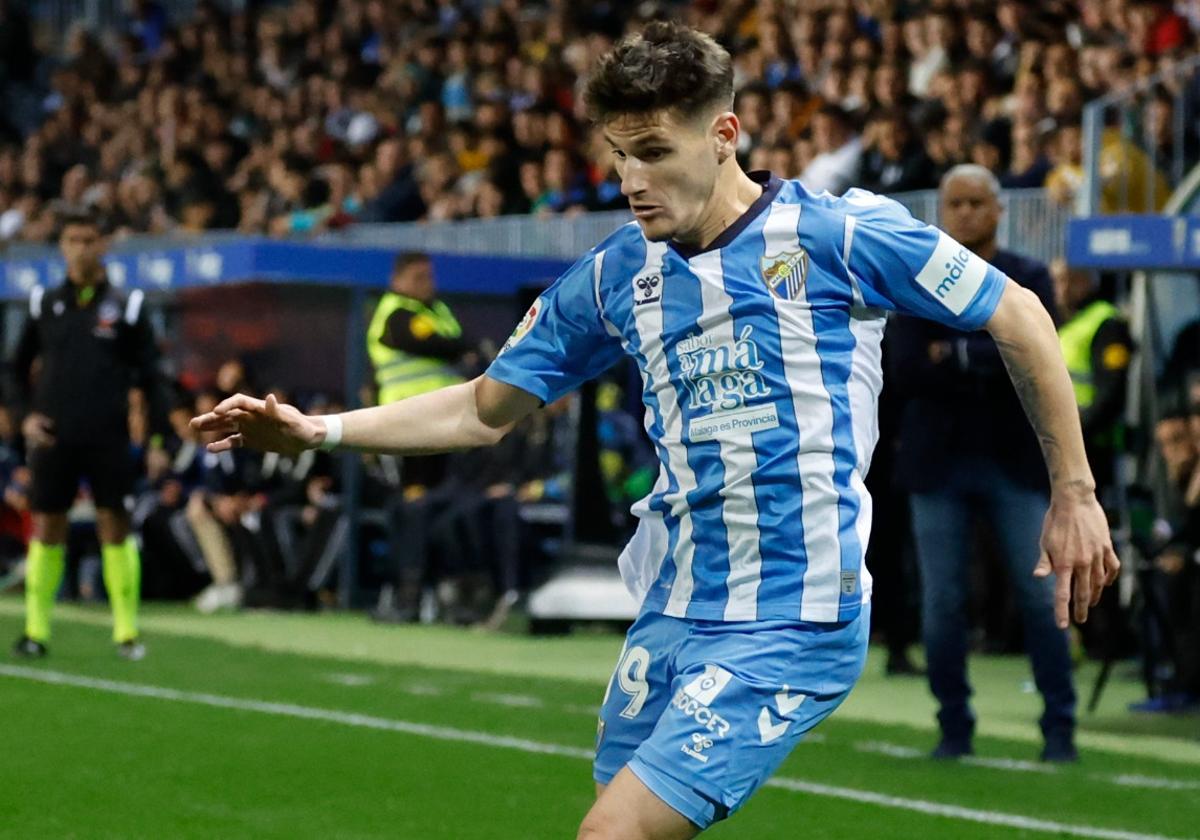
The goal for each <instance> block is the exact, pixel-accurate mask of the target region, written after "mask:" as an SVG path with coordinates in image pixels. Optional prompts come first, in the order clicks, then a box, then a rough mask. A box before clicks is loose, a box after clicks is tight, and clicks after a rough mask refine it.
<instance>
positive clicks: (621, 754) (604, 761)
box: [593, 613, 687, 785]
mask: <svg viewBox="0 0 1200 840" xmlns="http://www.w3.org/2000/svg"><path fill="white" fill-rule="evenodd" d="M686 636H687V624H686V622H683V621H681V620H680V619H677V618H668V617H667V616H663V615H659V614H657V613H645V614H643V615H641V616H639V617H638V619H637V621H635V622H634V623H633V626H632V627H630V628H629V632H628V633H627V634H626V635H625V646H624V647H623V648H622V649H621V656H620V658H619V659H618V661H617V667H616V668H615V669H614V671H613V675H612V677H611V678H610V679H609V682H608V688H607V690H606V691H605V692H604V702H603V703H602V704H601V706H600V721H599V723H598V725H597V729H596V761H595V766H594V769H593V776H594V778H595V780H596V782H597V783H599V784H600V785H606V784H608V783H609V781H611V780H612V778H613V777H614V776H615V775H616V774H617V772H618V771H619V770H620V769H621V768H622V767H624V766H625V764H626V762H628V761H629V759H630V757H631V756H633V754H634V752H635V751H636V750H637V748H638V746H639V745H641V743H642V741H644V740H646V738H647V737H648V736H649V735H650V733H651V732H653V731H654V727H655V725H656V724H657V723H658V719H659V717H660V716H661V715H662V713H663V710H664V709H665V708H666V707H667V703H668V702H669V701H670V699H671V694H670V692H671V680H672V678H673V676H674V675H673V668H674V665H673V660H674V652H675V651H676V650H677V649H678V647H679V645H680V644H681V643H682V642H683V640H684V639H685V638H686Z"/></svg>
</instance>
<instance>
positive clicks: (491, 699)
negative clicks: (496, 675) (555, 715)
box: [471, 691, 546, 709]
mask: <svg viewBox="0 0 1200 840" xmlns="http://www.w3.org/2000/svg"><path fill="white" fill-rule="evenodd" d="M471 699H472V700H474V701H475V702H477V703H491V704H492V705H494V706H509V707H510V708H514V709H540V708H543V707H544V706H545V705H546V703H545V701H543V700H542V698H540V697H531V696H530V695H528V694H492V693H488V692H483V691H480V692H476V693H475V694H472V695H471Z"/></svg>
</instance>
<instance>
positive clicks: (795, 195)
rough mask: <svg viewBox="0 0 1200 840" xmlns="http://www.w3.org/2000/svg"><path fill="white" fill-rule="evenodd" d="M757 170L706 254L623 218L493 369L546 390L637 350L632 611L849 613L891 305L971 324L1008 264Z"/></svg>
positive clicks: (732, 615)
mask: <svg viewBox="0 0 1200 840" xmlns="http://www.w3.org/2000/svg"><path fill="white" fill-rule="evenodd" d="M752 177H755V178H756V180H758V181H760V182H761V183H763V184H764V190H763V195H762V196H761V197H760V198H759V200H757V201H756V202H755V203H754V204H753V205H752V206H751V207H750V208H749V210H748V211H747V212H746V214H745V215H743V216H742V217H741V218H740V219H739V220H738V221H737V222H736V223H735V224H734V225H732V226H731V227H730V228H728V229H727V230H726V231H725V232H724V233H722V234H721V236H720V237H718V239H717V240H716V241H715V242H713V243H712V245H711V246H710V247H708V248H706V249H704V250H702V251H700V250H688V249H687V248H686V247H685V246H681V245H678V244H677V243H667V242H649V241H647V240H646V239H645V238H644V237H643V236H642V233H641V230H640V228H639V227H638V225H637V223H636V222H633V223H630V224H628V225H626V226H624V227H622V228H620V229H619V230H617V231H616V232H615V233H614V234H613V235H611V236H610V237H609V238H608V239H606V240H605V241H604V242H602V243H601V244H600V245H598V246H596V247H595V248H594V249H592V251H591V252H589V253H588V254H587V255H586V256H585V257H583V259H581V260H580V261H579V262H577V263H576V264H575V265H574V266H572V267H571V268H570V269H569V270H568V271H567V272H566V273H565V274H564V275H563V276H562V277H560V278H559V279H558V281H557V282H555V283H554V285H553V286H551V287H550V288H549V289H548V290H547V291H546V292H545V293H544V294H543V295H542V296H541V297H540V298H539V299H538V300H537V302H535V303H534V305H533V307H531V308H530V310H529V312H528V313H527V314H526V316H525V318H524V319H523V320H522V321H521V323H520V325H519V326H518V327H517V330H516V331H515V332H514V333H513V335H512V337H511V338H510V339H509V341H508V343H507V344H505V347H504V350H503V351H502V353H501V354H500V356H499V357H498V358H497V359H496V361H495V362H493V364H492V365H491V367H490V368H489V369H488V376H490V377H492V378H494V379H497V380H499V381H502V382H506V383H509V384H511V385H514V386H516V387H518V388H521V389H522V390H525V391H528V392H529V393H531V394H534V395H535V396H537V397H538V398H539V399H541V400H543V401H545V402H551V401H553V400H555V399H557V398H558V397H560V396H562V395H563V394H566V393H568V392H570V391H571V390H573V389H574V388H576V387H577V386H578V385H580V384H581V383H582V382H584V381H585V380H587V379H589V378H591V377H593V376H596V375H598V374H599V373H601V372H602V371H604V370H605V369H606V368H608V367H609V366H610V365H612V364H613V363H614V362H615V361H616V360H617V359H618V358H619V357H620V356H621V355H622V354H627V355H630V356H633V358H634V359H636V360H637V364H638V367H639V368H640V370H641V374H642V382H643V392H642V399H643V401H644V403H645V406H646V416H645V424H646V431H647V432H648V433H649V435H650V438H651V439H652V441H653V442H654V445H655V447H656V449H657V451H658V456H659V460H660V462H661V467H660V470H659V475H658V481H657V483H656V484H655V486H654V488H653V489H652V491H651V493H650V495H648V496H647V497H646V498H644V499H642V500H641V501H639V502H638V503H637V504H635V505H634V507H633V512H634V514H636V516H637V517H638V518H639V526H638V529H637V532H636V534H635V535H634V537H633V538H632V540H630V542H629V545H628V546H626V548H625V550H624V552H623V553H622V555H621V560H620V567H621V574H622V576H623V578H624V580H625V583H626V585H627V586H628V587H629V588H630V590H631V592H632V593H633V595H634V597H635V598H637V599H638V600H639V601H641V602H642V604H643V608H644V609H648V610H656V611H659V612H662V613H665V614H667V615H672V616H682V617H687V618H697V619H709V620H725V621H744V620H753V619H762V620H765V619H799V620H802V621H816V622H833V621H846V620H849V619H851V618H853V617H854V616H855V615H857V614H858V612H859V609H860V606H861V604H862V603H863V601H864V600H866V599H867V598H869V597H870V585H871V584H870V577H869V575H868V573H867V570H866V567H865V565H864V563H863V556H864V553H865V551H866V543H867V536H868V534H869V533H870V530H871V497H870V494H869V493H868V492H867V489H866V486H865V485H864V483H863V477H864V476H865V475H866V473H867V468H868V467H869V465H870V460H871V453H872V451H873V449H874V447H875V442H876V439H877V438H878V427H877V418H876V407H877V401H878V397H879V391H880V387H881V385H882V372H881V360H880V342H881V339H882V337H883V328H884V323H885V316H884V312H883V310H886V309H892V310H899V311H901V312H906V313H910V314H913V315H918V316H922V317H925V318H932V319H934V320H937V321H941V322H943V323H946V324H949V325H951V326H954V327H956V328H958V329H963V330H971V329H977V328H979V327H981V326H982V325H983V324H984V323H985V322H986V321H987V319H988V318H989V317H990V316H991V314H992V312H993V310H994V309H995V307H996V305H997V303H998V302H999V300H1000V295H1001V292H1002V291H1003V288H1004V282H1005V278H1004V275H1003V274H1001V273H1000V272H999V271H997V270H996V269H995V268H993V267H992V266H990V265H988V264H987V263H986V262H984V261H983V260H981V259H980V258H979V257H977V256H975V255H974V254H972V253H971V252H970V251H968V250H967V249H966V248H965V247H963V246H962V245H960V244H958V243H957V242H955V241H954V240H953V239H951V238H950V237H949V236H947V235H946V234H944V233H942V232H941V231H939V230H938V229H937V228H934V227H931V226H929V225H925V224H922V223H920V222H918V221H916V220H914V219H913V218H912V216H910V215H909V213H908V212H907V211H906V210H904V209H903V208H902V207H901V206H900V205H899V204H897V203H895V202H894V201H891V200H889V199H885V198H882V197H879V196H876V195H874V194H871V193H867V192H863V191H859V190H851V191H850V192H849V193H847V194H846V195H845V196H843V197H841V198H836V197H833V196H831V195H829V194H828V193H821V194H820V195H814V194H812V193H810V192H808V191H807V190H805V188H804V187H803V186H801V184H800V183H799V182H798V181H786V182H785V181H780V180H779V179H776V178H773V177H770V176H768V175H767V174H766V173H754V175H753V176H752Z"/></svg>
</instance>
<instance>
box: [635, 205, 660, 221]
mask: <svg viewBox="0 0 1200 840" xmlns="http://www.w3.org/2000/svg"><path fill="white" fill-rule="evenodd" d="M630 209H632V210H633V215H634V216H636V217H637V218H639V219H651V218H653V217H654V216H656V215H658V214H659V213H662V212H663V209H662V208H661V207H659V206H658V205H657V204H634V205H633V206H632V207H631V208H630Z"/></svg>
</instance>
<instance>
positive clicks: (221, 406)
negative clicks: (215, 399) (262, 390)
mask: <svg viewBox="0 0 1200 840" xmlns="http://www.w3.org/2000/svg"><path fill="white" fill-rule="evenodd" d="M263 407H264V403H263V401H262V400H259V399H255V398H254V397H251V396H249V395H247V394H234V395H233V396H232V397H227V398H226V399H223V400H221V402H219V403H217V407H216V408H214V409H213V414H228V413H229V412H231V411H233V410H234V409H239V408H240V409H241V410H242V411H249V412H260V411H262V410H263Z"/></svg>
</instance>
